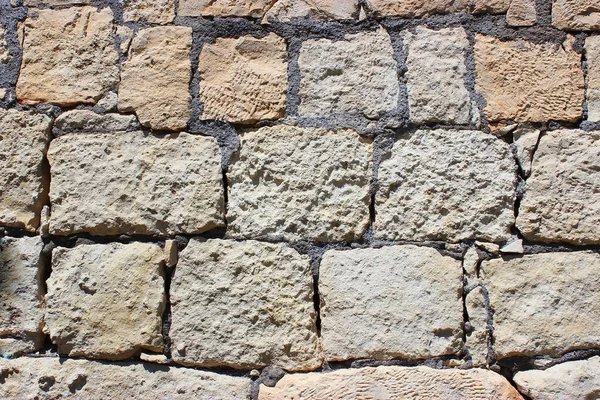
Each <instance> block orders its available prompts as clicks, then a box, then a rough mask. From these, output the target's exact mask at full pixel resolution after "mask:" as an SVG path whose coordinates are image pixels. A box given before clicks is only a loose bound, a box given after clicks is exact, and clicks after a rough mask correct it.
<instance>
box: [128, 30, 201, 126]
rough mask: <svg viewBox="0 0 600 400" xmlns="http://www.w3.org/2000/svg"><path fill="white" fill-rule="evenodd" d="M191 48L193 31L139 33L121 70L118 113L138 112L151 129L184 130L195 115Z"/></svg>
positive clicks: (144, 123)
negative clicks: (190, 88)
mask: <svg viewBox="0 0 600 400" xmlns="http://www.w3.org/2000/svg"><path fill="white" fill-rule="evenodd" d="M191 48H192V28H190V27H184V26H168V27H155V28H148V29H143V30H141V31H139V32H138V33H137V35H136V36H135V37H134V38H133V41H132V43H131V47H130V49H129V57H128V59H127V61H126V62H125V63H123V65H122V68H121V84H120V86H119V110H120V111H125V112H135V113H136V115H137V116H138V118H139V120H140V122H141V124H142V125H143V126H147V127H149V128H152V129H157V130H181V129H184V128H185V127H186V125H187V122H188V120H189V119H190V116H191V113H192V109H191V102H192V97H191V94H190V91H189V84H190V79H191V73H192V72H191V71H192V69H191V64H190V51H191Z"/></svg>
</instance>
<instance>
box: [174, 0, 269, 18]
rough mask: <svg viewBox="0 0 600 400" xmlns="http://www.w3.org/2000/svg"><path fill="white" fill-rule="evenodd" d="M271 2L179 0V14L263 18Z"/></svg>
mask: <svg viewBox="0 0 600 400" xmlns="http://www.w3.org/2000/svg"><path fill="white" fill-rule="evenodd" d="M271 3H273V1H272V0H242V1H240V0H179V8H178V10H177V15H179V16H182V17H200V16H202V17H252V18H261V17H262V16H263V15H264V13H265V11H266V10H267V9H268V8H269V5H270V4H271Z"/></svg>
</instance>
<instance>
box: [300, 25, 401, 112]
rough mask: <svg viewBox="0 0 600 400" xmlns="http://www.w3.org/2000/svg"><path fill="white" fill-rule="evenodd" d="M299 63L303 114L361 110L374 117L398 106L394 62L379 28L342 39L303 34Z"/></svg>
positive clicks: (389, 48)
mask: <svg viewBox="0 0 600 400" xmlns="http://www.w3.org/2000/svg"><path fill="white" fill-rule="evenodd" d="M298 64H299V67H300V75H301V81H300V105H299V110H298V111H299V113H300V115H301V116H304V117H327V116H331V115H335V114H351V113H361V114H364V116H365V117H367V118H370V119H376V118H379V117H381V116H382V115H383V114H385V113H388V112H391V111H393V110H394V109H395V108H397V106H398V99H399V93H400V87H399V83H398V75H397V73H398V71H397V64H396V61H395V60H394V49H393V48H392V42H391V39H390V36H389V35H388V33H387V32H386V31H385V30H383V29H378V30H377V31H373V32H361V33H357V34H352V35H346V36H345V39H344V40H343V41H336V42H334V41H332V40H329V39H314V40H307V41H305V42H304V43H303V44H302V48H301V50H300V56H299V59H298Z"/></svg>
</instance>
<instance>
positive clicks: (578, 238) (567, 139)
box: [517, 130, 600, 245]
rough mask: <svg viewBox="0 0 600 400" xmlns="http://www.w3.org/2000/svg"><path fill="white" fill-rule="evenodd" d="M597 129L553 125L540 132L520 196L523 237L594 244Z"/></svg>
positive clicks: (598, 203) (599, 228)
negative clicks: (527, 176)
mask: <svg viewBox="0 0 600 400" xmlns="http://www.w3.org/2000/svg"><path fill="white" fill-rule="evenodd" d="M599 168H600V133H598V132H584V131H579V130H558V131H551V132H547V133H546V134H545V135H544V136H542V138H541V140H540V144H539V146H538V148H537V151H536V153H535V157H534V160H533V172H532V173H531V176H530V177H529V179H528V180H527V184H526V187H525V195H524V197H523V200H522V201H521V206H520V211H519V216H518V218H517V228H518V229H519V231H521V233H522V234H523V235H524V236H525V238H526V239H529V240H534V241H542V242H567V243H573V244H577V245H582V244H600V181H598V170H599Z"/></svg>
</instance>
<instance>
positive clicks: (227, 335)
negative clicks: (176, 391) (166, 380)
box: [169, 239, 323, 371]
mask: <svg viewBox="0 0 600 400" xmlns="http://www.w3.org/2000/svg"><path fill="white" fill-rule="evenodd" d="M171 305H172V306H171V310H172V324H171V330H170V333H169V336H170V338H171V343H172V345H171V349H172V356H173V360H174V361H175V362H177V363H179V364H182V365H188V366H199V367H223V366H225V367H231V368H240V369H250V368H262V367H264V366H266V365H272V366H276V367H280V368H284V369H286V370H288V371H303V370H313V369H317V368H319V367H320V366H321V362H322V360H323V355H322V352H321V346H320V341H319V338H318V337H317V328H316V312H315V309H314V304H313V279H312V273H311V268H310V259H309V258H308V257H307V256H303V255H300V254H299V253H298V252H296V251H295V250H293V249H292V248H290V247H287V246H286V245H284V244H270V243H261V242H256V241H247V242H236V241H232V240H215V239H211V240H207V241H204V240H201V239H192V240H191V241H190V243H189V244H188V246H187V247H186V248H185V249H184V250H183V251H182V252H181V254H180V255H179V262H178V264H177V269H176V271H175V274H174V276H173V281H172V284H171Z"/></svg>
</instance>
